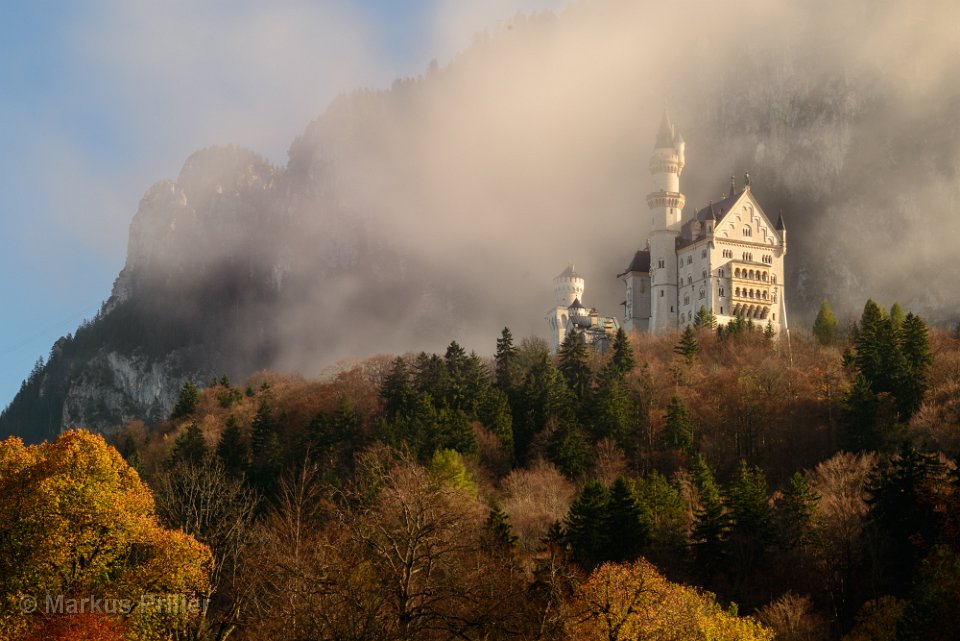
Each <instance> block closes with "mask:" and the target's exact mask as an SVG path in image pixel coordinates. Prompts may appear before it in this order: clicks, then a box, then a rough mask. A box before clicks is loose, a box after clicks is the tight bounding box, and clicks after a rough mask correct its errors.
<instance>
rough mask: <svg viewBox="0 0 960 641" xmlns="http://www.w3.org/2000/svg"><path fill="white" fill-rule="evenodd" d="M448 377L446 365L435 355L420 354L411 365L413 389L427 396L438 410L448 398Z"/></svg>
mask: <svg viewBox="0 0 960 641" xmlns="http://www.w3.org/2000/svg"><path fill="white" fill-rule="evenodd" d="M449 385H450V377H449V374H448V371H447V363H446V362H444V359H442V358H440V357H439V356H437V355H436V354H427V353H426V352H420V354H418V355H417V358H416V359H415V360H414V363H413V388H414V389H415V390H416V391H417V392H418V393H419V394H421V395H422V394H428V395H429V396H430V398H431V399H432V402H433V404H434V405H435V406H436V407H437V408H438V409H439V408H441V407H444V406H445V401H446V399H447V398H449V396H450V394H449V389H448V388H449Z"/></svg>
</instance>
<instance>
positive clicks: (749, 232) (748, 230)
mask: <svg viewBox="0 0 960 641" xmlns="http://www.w3.org/2000/svg"><path fill="white" fill-rule="evenodd" d="M743 235H744V236H750V235H752V232H751V230H750V228H749V227H744V228H743Z"/></svg>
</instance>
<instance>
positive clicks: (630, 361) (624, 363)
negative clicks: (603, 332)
mask: <svg viewBox="0 0 960 641" xmlns="http://www.w3.org/2000/svg"><path fill="white" fill-rule="evenodd" d="M609 366H610V367H611V368H612V371H613V372H615V373H616V374H617V375H618V376H620V377H621V378H622V377H623V376H625V375H626V374H628V373H630V372H631V371H633V368H634V367H636V366H637V360H636V359H635V358H634V356H633V348H632V347H631V346H630V339H629V338H627V333H626V332H625V331H623V328H622V327H618V328H617V335H616V336H615V337H614V339H613V355H612V356H611V357H610V362H609Z"/></svg>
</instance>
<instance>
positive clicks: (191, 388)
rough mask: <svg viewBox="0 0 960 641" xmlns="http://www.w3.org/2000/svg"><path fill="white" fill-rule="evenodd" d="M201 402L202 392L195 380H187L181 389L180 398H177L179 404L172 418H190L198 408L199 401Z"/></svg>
mask: <svg viewBox="0 0 960 641" xmlns="http://www.w3.org/2000/svg"><path fill="white" fill-rule="evenodd" d="M199 400H200V390H198V389H197V384H196V383H194V382H193V379H187V382H186V383H184V384H183V387H181V388H180V396H179V398H177V404H176V405H175V406H174V407H173V413H172V414H171V415H170V418H172V419H177V418H183V417H184V416H189V415H190V414H192V413H193V410H195V409H196V408H197V401H199Z"/></svg>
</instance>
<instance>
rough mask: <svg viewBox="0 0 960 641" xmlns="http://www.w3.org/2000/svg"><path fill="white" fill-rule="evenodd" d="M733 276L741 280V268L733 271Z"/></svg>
mask: <svg viewBox="0 0 960 641" xmlns="http://www.w3.org/2000/svg"><path fill="white" fill-rule="evenodd" d="M733 275H734V276H736V277H737V278H740V268H739V267H737V268H736V269H735V270H734V271H733Z"/></svg>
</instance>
